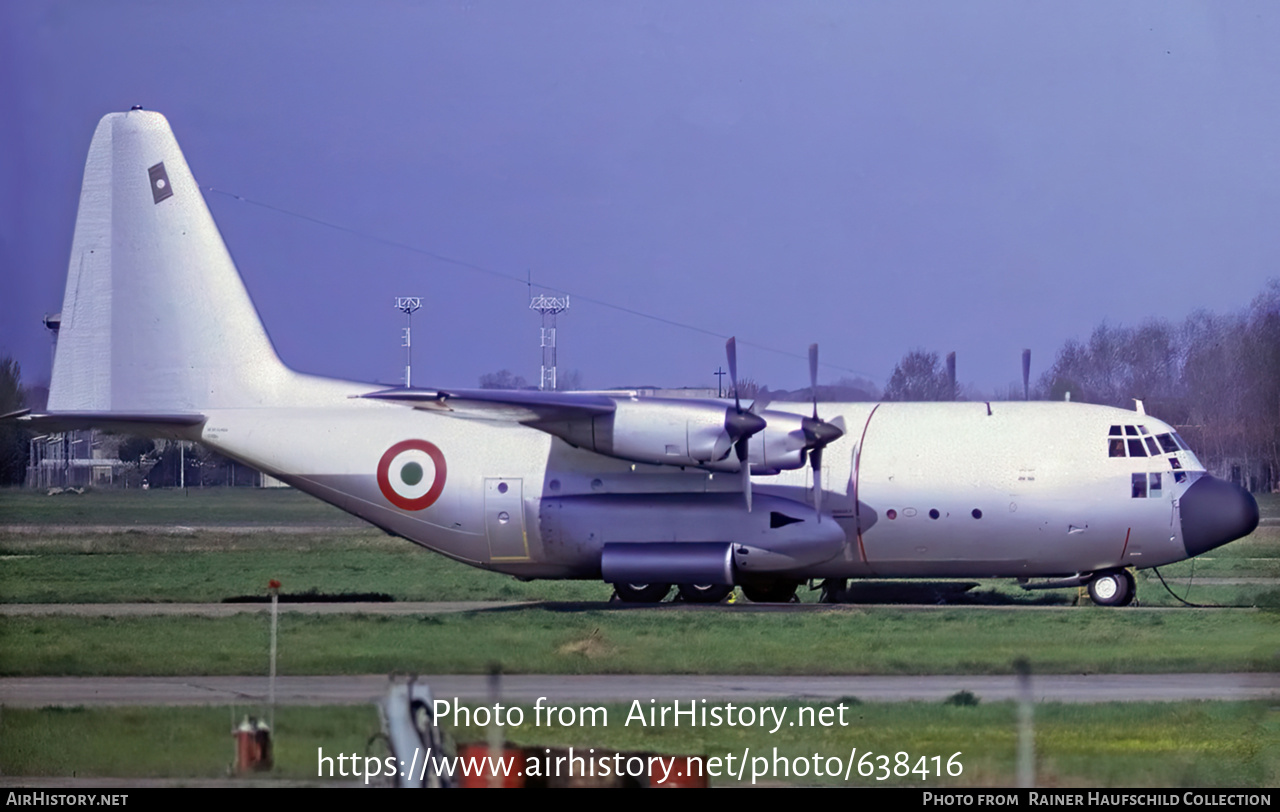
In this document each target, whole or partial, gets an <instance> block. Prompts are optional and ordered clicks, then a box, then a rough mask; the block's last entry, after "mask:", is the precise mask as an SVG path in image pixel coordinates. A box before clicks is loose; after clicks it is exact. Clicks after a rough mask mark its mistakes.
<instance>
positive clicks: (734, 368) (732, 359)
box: [724, 338, 766, 513]
mask: <svg viewBox="0 0 1280 812" xmlns="http://www.w3.org/2000/svg"><path fill="white" fill-rule="evenodd" d="M724 349H725V354H727V355H728V356H729V381H730V383H732V384H733V410H732V411H729V410H725V413H724V431H725V434H727V435H728V436H729V440H730V441H731V442H732V443H733V450H734V452H736V453H737V455H738V470H739V471H741V472H742V494H743V496H744V497H746V500H747V512H748V513H750V512H751V463H750V462H749V461H748V460H747V454H748V451H749V450H750V449H749V447H748V443H749V442H750V440H751V435H753V434H755V433H757V432H759V431H760V430H761V429H763V428H764V427H765V425H766V423H765V419H764V418H763V417H761V416H760V415H758V414H756V413H755V411H754V409H755V406H756V404H755V403H752V404H751V406H752V408H751V409H743V408H742V398H740V397H739V396H738V340H737V338H730V339H729V340H728V341H726V342H725V345H724ZM757 402H759V399H757Z"/></svg>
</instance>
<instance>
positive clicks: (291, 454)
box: [21, 108, 1258, 605]
mask: <svg viewBox="0 0 1280 812" xmlns="http://www.w3.org/2000/svg"><path fill="white" fill-rule="evenodd" d="M728 350H729V362H730V367H731V371H734V374H735V375H736V371H735V370H733V367H734V365H735V363H736V358H735V351H734V346H733V342H732V341H730V344H729V347H728ZM810 376H811V379H812V378H814V377H816V348H811V351H810ZM819 415H821V417H820V416H819ZM21 419H23V420H28V421H35V422H37V423H38V424H39V425H41V426H43V427H48V428H55V429H56V428H82V427H90V426H97V427H105V428H110V429H116V430H122V431H130V432H136V433H142V434H149V435H152V436H162V437H170V438H174V439H182V440H192V441H197V442H201V443H204V444H205V445H207V446H209V447H210V448H213V449H216V450H217V451H219V452H220V453H222V454H224V455H226V456H228V457H231V458H233V459H235V460H238V461H240V462H243V463H245V464H247V465H250V466H252V467H254V468H256V469H258V470H260V471H264V472H266V473H268V474H271V475H272V476H275V477H277V478H279V479H281V480H283V481H285V482H287V483H289V484H290V485H292V486H294V487H296V488H298V489H299V490H302V491H305V492H307V493H309V494H312V495H313V496H316V497H318V498H320V499H323V500H324V501H326V502H331V503H332V504H334V505H337V506H338V507H340V508H342V509H343V510H346V511H348V512H350V513H353V514H355V515H356V516H359V517H361V518H362V519H365V520H366V521H369V522H371V523H372V524H375V525H377V526H378V527H381V528H383V529H385V530H387V531H389V532H391V533H394V534H396V535H399V536H402V537H404V538H406V539H409V540H410V541H413V542H416V543H417V544H420V545H422V546H424V547H427V548H429V549H431V550H435V551H436V552H439V553H443V554H444V555H447V556H449V557H451V558H454V559H457V560H459V561H462V562H465V563H467V564H472V565H474V566H477V567H484V568H486V569H491V570H496V571H499V572H503V573H508V574H510V575H513V576H515V577H517V578H522V579H531V578H580V579H595V578H601V579H603V580H604V581H606V582H608V583H611V584H613V585H614V586H615V588H616V590H617V592H618V595H619V596H620V597H622V598H623V599H624V600H633V601H657V600H661V599H662V598H663V597H665V596H666V595H667V594H668V593H669V591H670V586H671V585H672V584H676V585H680V586H679V588H680V591H681V593H682V594H683V595H684V597H685V599H687V600H692V601H712V600H719V599H720V598H722V597H723V596H724V595H725V594H726V593H727V592H728V591H729V590H730V589H732V585H735V584H737V585H740V586H741V587H742V588H743V591H744V593H745V594H746V595H747V597H749V598H751V599H752V600H765V601H768V600H787V599H789V598H791V596H792V595H794V593H795V589H796V587H797V585H798V584H799V583H801V582H803V581H806V580H814V579H821V580H825V581H827V582H828V583H840V582H842V581H843V579H849V578H874V577H886V576H888V577H922V576H923V577H964V578H971V577H999V578H1016V579H1018V580H1019V581H1020V582H1022V583H1023V584H1024V585H1027V586H1072V585H1080V584H1088V587H1089V592H1090V595H1091V596H1092V598H1093V600H1094V601H1095V602H1097V603H1100V604H1108V605H1123V604H1126V603H1128V602H1129V601H1130V600H1131V599H1132V597H1133V592H1134V583H1133V578H1132V576H1131V575H1130V574H1129V570H1128V569H1127V568H1139V569H1140V568H1144V567H1152V566H1159V565H1163V564H1168V563H1170V562H1174V561H1179V560H1182V559H1185V558H1188V557H1190V556H1194V555H1198V554H1200V553H1203V552H1205V551H1206V550H1210V549H1212V548H1214V547H1217V546H1219V545H1221V544H1225V543H1227V542H1229V541H1231V540H1233V539H1236V538H1240V537H1242V536H1245V535H1247V534H1249V533H1250V532H1252V530H1253V529H1254V527H1255V526H1256V525H1257V522H1258V507H1257V504H1256V503H1255V502H1254V500H1253V498H1252V497H1251V496H1250V495H1249V494H1248V493H1247V492H1246V491H1244V490H1243V489H1241V488H1238V487H1236V486H1235V485H1233V484H1231V483H1228V482H1224V481H1222V480H1219V479H1215V478H1214V477H1212V476H1210V475H1209V474H1208V473H1207V472H1206V471H1205V469H1204V466H1203V465H1201V464H1200V462H1199V461H1198V460H1197V459H1196V457H1195V455H1194V454H1193V453H1192V452H1191V450H1190V449H1189V448H1188V447H1187V445H1186V443H1185V442H1183V440H1182V439H1181V438H1180V437H1179V436H1178V434H1177V433H1176V432H1175V431H1174V430H1173V429H1172V428H1171V427H1170V426H1169V425H1167V424H1165V423H1163V422H1161V421H1160V420H1157V419H1155V418H1153V417H1150V416H1148V415H1146V414H1144V413H1143V411H1142V410H1141V409H1138V410H1136V411H1126V410H1121V409H1116V408H1109V407H1102V406H1092V405H1085V404H1078V403H1056V402H1055V403H1044V402H1026V403H1023V402H1019V403H999V402H994V403H982V402H972V403H827V404H821V405H820V404H818V403H816V401H815V403H813V404H812V406H810V404H776V405H770V404H768V403H766V402H765V401H764V400H763V399H757V400H756V401H755V402H753V403H751V404H750V406H749V407H747V408H744V406H743V404H742V403H741V402H739V401H737V400H735V401H733V402H732V403H731V402H729V401H727V400H700V401H699V400H694V401H687V400H679V401H677V400H661V399H648V398H636V397H633V396H629V395H626V394H616V393H615V394H607V393H604V394H600V393H562V392H526V391H493V390H427V389H410V388H397V389H387V388H381V387H376V386H370V385H367V384H360V383H352V382H348V381H341V380H329V379H324V378H319V377H315V376H312V375H305V374H300V373H297V372H294V371H293V370H291V369H289V368H288V367H286V366H285V365H284V364H283V363H282V362H281V361H280V359H279V358H278V357H277V356H276V353H275V350H274V349H273V348H272V345H271V342H270V340H269V339H268V337H267V334H266V332H265V331H264V329H263V326H262V324H261V322H260V321H259V319H258V315H257V313H256V311H255V310H254V307H253V304H252V303H251V302H250V300H249V296H248V294H247V292H246V290H245V288H244V284H243V283H242V281H241V279H240V276H239V274H238V272H237V271H236V268H235V265H234V264H233V263H232V260H231V257H230V255H229V254H228V253H227V249H226V247H225V246H224V244H223V242H222V238H221V236H220V235H219V233H218V230H217V227H216V226H215V225H214V222H213V218H212V217H211V216H210V214H209V210H208V208H207V207H206V205H205V201H204V199H203V197H202V196H201V194H200V190H199V188H198V187H197V185H196V182H195V180H194V178H193V177H192V175H191V172H190V170H189V169H188V168H187V163H186V161H185V159H184V158H183V155H182V152H181V151H180V150H179V148H178V144H177V142H176V140H175V139H174V137H173V133H172V132H171V130H170V129H169V125H168V122H167V121H166V120H165V118H164V117H163V116H161V115H159V114H158V113H154V112H149V111H145V110H142V109H139V108H135V109H134V110H131V111H129V112H126V113H114V114H111V115H108V116H106V117H105V118H103V119H102V121H101V122H100V123H99V125H98V128H97V131H96V132H95V133H94V136H93V142H92V144H91V146H90V148H89V157H88V161H87V163H86V166H85V174H84V185H83V189H82V191H81V197H80V208H79V213H78V216H77V219H76V228H75V237H74V240H73V242H72V246H71V261H70V269H69V273H68V278H67V288H66V296H65V299H64V302H63V306H62V324H61V330H60V335H59V340H58V347H57V355H56V358H55V361H54V368H53V379H52V383H51V387H50V392H49V405H48V413H47V414H43V415H27V416H24V417H22V418H21ZM753 476H754V477H756V478H757V479H756V481H754V482H753V481H752V477H753ZM753 488H754V490H755V493H754V495H753V493H752V490H753Z"/></svg>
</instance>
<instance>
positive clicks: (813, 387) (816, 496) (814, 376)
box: [800, 344, 845, 522]
mask: <svg viewBox="0 0 1280 812" xmlns="http://www.w3.org/2000/svg"><path fill="white" fill-rule="evenodd" d="M809 391H810V392H812V394H813V417H806V418H804V419H802V420H801V421H800V428H801V430H802V431H803V432H804V437H805V446H806V447H807V448H808V449H809V464H810V465H811V466H812V467H813V509H814V511H815V512H816V513H817V514H818V521H819V522H821V521H822V449H823V448H825V447H826V446H827V444H828V443H834V442H835V441H836V440H839V439H840V438H841V437H843V436H844V432H845V423H844V417H842V416H837V417H836V419H835V420H832V421H831V422H830V423H828V422H827V421H825V420H823V419H821V418H820V417H818V345H817V344H810V345H809Z"/></svg>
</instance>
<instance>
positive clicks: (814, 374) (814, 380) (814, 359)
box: [809, 344, 818, 420]
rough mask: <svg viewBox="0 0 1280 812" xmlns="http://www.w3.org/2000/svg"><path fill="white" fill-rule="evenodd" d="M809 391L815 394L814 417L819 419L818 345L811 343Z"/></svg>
mask: <svg viewBox="0 0 1280 812" xmlns="http://www.w3.org/2000/svg"><path fill="white" fill-rule="evenodd" d="M809 393H810V394H811V395H813V419H814V420H817V419H818V345H817V344H810V345H809Z"/></svg>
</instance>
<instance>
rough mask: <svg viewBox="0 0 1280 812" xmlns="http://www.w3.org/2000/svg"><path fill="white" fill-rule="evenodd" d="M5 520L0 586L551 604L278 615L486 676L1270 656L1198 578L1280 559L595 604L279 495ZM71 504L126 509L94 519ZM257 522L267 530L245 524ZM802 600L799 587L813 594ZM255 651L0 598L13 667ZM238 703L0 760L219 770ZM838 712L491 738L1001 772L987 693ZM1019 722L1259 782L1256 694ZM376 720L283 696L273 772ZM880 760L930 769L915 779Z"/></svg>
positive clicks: (83, 718)
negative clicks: (905, 757)
mask: <svg viewBox="0 0 1280 812" xmlns="http://www.w3.org/2000/svg"><path fill="white" fill-rule="evenodd" d="M1259 502H1260V504H1261V506H1262V510H1263V515H1264V517H1271V518H1275V517H1277V515H1280V500H1277V499H1276V498H1275V497H1273V496H1268V497H1263V498H1261V499H1259ZM22 524H27V525H44V526H46V527H47V529H46V530H39V529H37V530H36V531H35V532H26V531H24V532H18V531H14V530H3V529H0V602H7V603H26V602H36V603H41V602H44V603H49V602H71V603H87V602H105V603H117V602H135V601H143V602H190V601H200V602H205V601H210V602H212V601H221V600H224V599H226V598H228V597H234V596H242V595H255V594H257V595H260V594H263V593H264V592H265V587H266V583H267V581H268V580H269V579H271V578H277V579H279V580H281V581H283V582H284V590H283V591H284V592H286V593H291V594H297V595H306V594H309V593H310V594H321V595H342V594H350V593H371V592H372V593H384V594H386V595H388V596H390V597H391V598H393V599H394V600H427V601H431V600H528V601H553V602H562V603H551V604H546V605H541V606H535V607H532V608H519V609H503V610H492V611H481V612H469V613H462V614H450V615H429V616H397V617H382V616H354V615H325V616H315V615H296V614H285V615H282V618H281V627H280V630H281V638H280V668H281V673H284V674H327V673H379V672H384V673H385V672H399V673H406V672H419V673H447V672H458V673H483V672H485V671H487V670H488V669H489V667H490V665H491V664H492V663H495V662H496V663H501V664H502V666H503V669H504V670H505V671H506V672H507V673H655V674H656V673H677V674H695V673H696V674H716V673H749V674H769V673H778V674H790V673H795V674H922V673H952V674H992V673H997V674H1000V673H1009V671H1010V670H1011V663H1012V662H1013V660H1014V659H1015V658H1017V657H1026V658H1028V660H1029V661H1030V662H1031V665H1032V668H1033V670H1034V671H1035V672H1036V673H1055V672H1056V673H1102V672H1116V673H1120V672H1150V673H1163V672H1198V671H1276V670H1280V612H1278V611H1277V610H1276V609H1275V608H1267V607H1276V606H1277V605H1278V604H1280V601H1278V600H1277V597H1278V596H1277V590H1276V588H1275V586H1274V585H1273V584H1270V583H1266V582H1265V580H1264V583H1246V584H1223V583H1205V582H1204V581H1203V580H1202V579H1226V578H1249V579H1275V578H1277V577H1280V526H1277V525H1275V524H1264V525H1263V526H1262V527H1261V528H1260V529H1259V530H1258V531H1257V532H1255V533H1254V534H1253V536H1251V537H1250V538H1248V539H1244V540H1241V541H1239V542H1235V543H1233V544H1231V545H1227V546H1226V547H1223V548H1219V549H1218V550H1214V551H1212V552H1211V553H1210V554H1209V555H1207V556H1203V557H1201V558H1199V559H1196V560H1195V561H1193V562H1183V563H1181V564H1177V565H1173V566H1170V567H1168V568H1165V569H1164V570H1163V573H1164V575H1165V577H1166V578H1167V579H1169V580H1170V581H1171V585H1172V586H1173V588H1174V591H1175V592H1176V593H1177V594H1178V595H1180V596H1183V597H1185V598H1187V599H1188V600H1190V601H1192V602H1196V603H1207V604H1220V605H1223V606H1235V607H1250V606H1260V607H1264V608H1262V609H1243V608H1236V609H1213V610H1198V609H1186V608H1170V609H1159V610H1153V611H1146V610H1144V609H1141V608H1140V609H1125V610H1114V609H1100V608H1098V607H1094V606H1092V605H1090V604H1088V602H1087V599H1086V600H1085V601H1084V602H1083V603H1082V604H1081V605H1079V606H1072V604H1074V603H1075V602H1077V600H1078V597H1079V596H1078V593H1077V591H1076V590H1056V591H1052V592H1036V593H1026V592H1023V591H1022V590H1020V589H1018V588H1017V587H1016V585H1014V584H1012V583H1011V582H1008V581H984V582H982V583H981V584H980V585H979V586H978V587H977V588H976V589H974V590H972V591H971V592H970V593H968V597H967V598H964V600H970V601H975V602H980V603H988V604H995V606H993V607H981V606H978V607H974V606H953V607H936V608H916V609H912V608H901V607H897V606H894V605H892V604H893V602H895V601H898V600H901V599H902V598H903V596H904V595H907V596H910V597H913V598H914V599H915V600H919V599H920V596H921V595H926V596H927V595H928V594H929V592H928V589H927V585H924V584H920V583H918V582H906V583H905V584H904V588H902V589H896V588H895V587H892V586H890V587H889V588H888V589H887V590H886V589H881V588H880V587H881V586H883V585H880V584H878V583H877V582H866V584H867V585H868V588H867V589H865V590H864V591H863V592H862V593H860V594H861V598H860V600H865V603H862V604H861V605H858V606H842V607H832V608H827V609H818V608H817V607H814V608H812V609H809V610H802V611H798V612H797V611H772V610H765V611H756V610H752V609H751V608H750V607H749V605H747V606H743V607H741V611H717V610H708V611H702V610H693V611H689V610H684V609H681V608H679V607H668V608H658V609H653V608H644V609H639V610H617V609H615V608H610V607H605V606H602V605H599V604H598V603H597V602H599V601H603V600H605V599H606V598H607V597H608V594H609V591H610V590H609V588H608V587H607V586H605V585H603V584H599V583H593V582H534V583H528V584H522V583H520V582H518V581H515V580H514V579H511V578H509V577H506V576H501V575H496V574H493V573H487V572H483V571H480V570H476V569H473V568H470V567H466V566H463V565H460V564H456V563H455V562H452V561H449V560H447V559H445V558H443V557H441V556H438V555H435V554H432V553H430V552H427V551H425V550H421V549H419V548H417V547H415V546H414V545H412V544H409V543H408V542H405V541H402V540H399V539H395V538H392V537H389V536H386V535H385V534H382V533H381V532H380V531H377V530H375V529H372V528H369V527H368V526H366V525H364V524H362V523H360V522H359V521H357V520H355V519H352V518H350V517H348V516H346V515H344V514H342V513H340V512H338V511H336V510H335V509H333V508H330V507H328V506H326V505H323V504H321V503H319V502H316V501H315V500H313V499H310V498H309V497H306V496H304V495H302V494H299V493H296V492H293V491H288V490H284V491H256V490H251V489H239V490H230V489H221V490H213V489H211V490H209V491H204V492H200V491H198V490H192V491H190V493H189V494H181V493H177V492H172V491H169V492H165V491H149V492H145V493H143V492H138V491H134V492H90V493H87V494H85V495H84V496H55V497H47V496H44V495H38V494H32V493H30V492H14V491H0V525H22ZM95 525H112V526H119V525H133V526H135V527H134V529H132V530H127V531H126V532H105V531H104V529H103V528H100V527H95ZM279 525H287V526H289V531H288V532H284V531H274V530H273V531H269V532H260V528H261V527H262V526H279ZM156 526H167V527H168V528H169V529H160V530H157V529H154V528H155V527H156ZM254 526H257V527H258V528H259V530H257V531H255V530H253V529H252V528H253V527H254ZM193 527H198V528H200V529H191V528H193ZM174 528H176V529H174ZM182 528H186V529H182ZM297 528H302V532H297ZM1188 578H1190V579H1191V584H1190V586H1188V585H1187V579H1188ZM801 596H802V598H803V599H804V600H807V601H813V600H815V599H816V593H812V592H806V591H802V593H801ZM1139 598H1140V602H1141V604H1142V606H1143V607H1158V606H1168V607H1174V606H1177V605H1178V604H1177V601H1176V600H1175V599H1174V598H1172V597H1170V596H1168V594H1167V593H1166V592H1165V590H1164V588H1163V587H1161V586H1160V584H1159V583H1158V581H1156V580H1155V579H1154V576H1153V575H1152V574H1151V573H1150V572H1143V573H1139ZM1038 604H1048V606H1047V607H1045V608H1040V607H1039V606H1038ZM266 649H267V620H266V618H265V616H261V615H257V616H238V617H231V618H223V619H210V618H191V617H144V618H109V617H92V616H89V617H80V616H53V617H8V618H0V674H4V675H11V676H12V675H62V674H68V675H105V674H112V675H129V674H149V675H171V674H192V675H196V674H258V673H264V672H265V671H266ZM246 710H248V709H244V708H234V709H229V708H226V707H222V708H210V709H187V708H131V709H110V708H103V709H84V708H69V709H52V708H47V709H41V710H23V709H14V708H4V709H3V711H2V712H0V772H3V773H4V774H6V775H15V774H16V775H67V774H69V773H71V772H75V773H76V774H78V775H116V776H182V777H198V776H206V777H217V776H220V775H224V774H225V772H226V769H227V765H228V764H229V762H230V760H231V736H230V730H231V726H232V721H233V717H237V721H238V715H240V714H242V713H243V712H245V711H246ZM857 710H858V715H859V719H858V724H857V725H850V726H849V727H848V728H844V729H841V730H835V731H809V732H808V733H805V734H795V733H793V732H792V731H780V732H779V733H778V734H777V735H776V736H770V735H768V734H767V733H759V732H753V733H751V734H745V733H744V732H743V731H741V730H738V731H733V730H727V729H720V730H712V731H700V732H698V733H697V734H694V733H691V732H690V731H680V730H672V729H669V728H659V729H655V730H650V731H643V732H642V731H637V730H635V729H631V730H628V729H627V728H625V727H623V728H617V727H615V728H610V729H609V730H607V731H586V730H578V731H560V732H559V733H557V734H556V735H548V731H547V730H513V731H511V736H512V738H513V739H514V740H516V741H517V742H520V743H524V744H531V745H543V746H556V745H561V744H563V745H568V744H572V745H573V746H575V747H583V746H587V747H590V746H599V747H609V748H616V749H623V750H645V751H652V752H666V753H692V754H706V755H715V754H725V753H728V752H740V751H741V750H742V749H743V748H745V747H748V746H750V747H752V748H755V749H756V752H759V751H760V750H761V749H764V748H772V747H774V746H777V747H778V748H779V751H780V752H781V753H783V754H784V755H787V756H792V757H794V756H809V755H812V754H813V753H821V754H822V755H824V756H826V755H831V756H844V755H845V754H846V753H847V751H848V749H849V748H850V747H856V748H858V750H859V752H867V751H871V752H875V753H882V752H883V753H896V752H899V751H905V752H910V753H911V754H912V755H913V756H917V755H923V756H930V757H932V756H934V755H940V756H943V757H944V759H945V758H946V757H948V756H950V754H951V753H953V752H957V751H960V752H962V753H964V759H963V760H964V764H965V773H964V774H963V775H962V777H960V778H959V779H954V783H958V784H963V785H967V786H1009V785H1012V783H1013V782H1014V776H1013V754H1014V752H1015V739H1014V735H1015V734H1014V730H1013V726H1012V719H1013V717H1014V709H1013V707H1012V706H1011V705H1009V704H1007V703H993V704H989V705H981V706H979V707H951V706H944V705H937V704H924V703H894V704H890V705H858V706H857ZM1036 721H1037V754H1038V770H1039V772H1038V777H1039V781H1040V783H1041V785H1042V786H1062V787H1066V786H1153V787H1175V786H1239V787H1244V786H1276V785H1277V782H1278V781H1280V767H1278V766H1277V763H1278V760H1280V759H1278V756H1277V746H1278V745H1277V742H1280V735H1277V734H1278V733H1280V724H1278V722H1277V711H1276V710H1275V708H1274V706H1273V703H1272V704H1267V703H1215V702H1187V703H1167V704H1163V703H1161V704H1147V703H1127V704H1122V705H1043V706H1039V707H1038V708H1037V711H1036ZM376 729H377V721H376V716H375V714H374V713H373V711H372V709H371V708H281V709H279V710H278V716H277V764H278V766H277V769H276V770H275V771H274V772H273V773H272V776H273V777H278V778H282V779H304V780H305V779H310V778H312V777H314V759H315V756H316V748H317V747H320V746H323V747H325V748H326V752H329V751H342V752H348V753H361V754H363V753H365V752H366V751H365V747H366V743H367V740H368V737H369V736H370V735H371V734H372V733H373V732H375V731H376ZM459 736H460V737H461V738H464V739H465V738H470V737H475V738H482V736H483V734H482V732H481V731H460V732H459ZM379 753H380V751H379ZM379 753H375V754H379ZM789 780H790V782H791V783H800V784H810V783H821V782H820V781H817V780H815V779H813V778H812V777H806V778H795V777H792V778H791V779H789ZM894 780H898V779H894ZM901 780H909V781H911V782H913V783H924V784H925V785H926V786H928V785H940V783H936V784H935V783H934V782H933V781H930V782H919V776H916V777H915V778H913V779H901ZM717 783H719V784H723V783H726V782H725V781H723V780H721V781H719V782H717ZM865 783H871V784H874V783H875V782H874V781H867V782H865Z"/></svg>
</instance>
